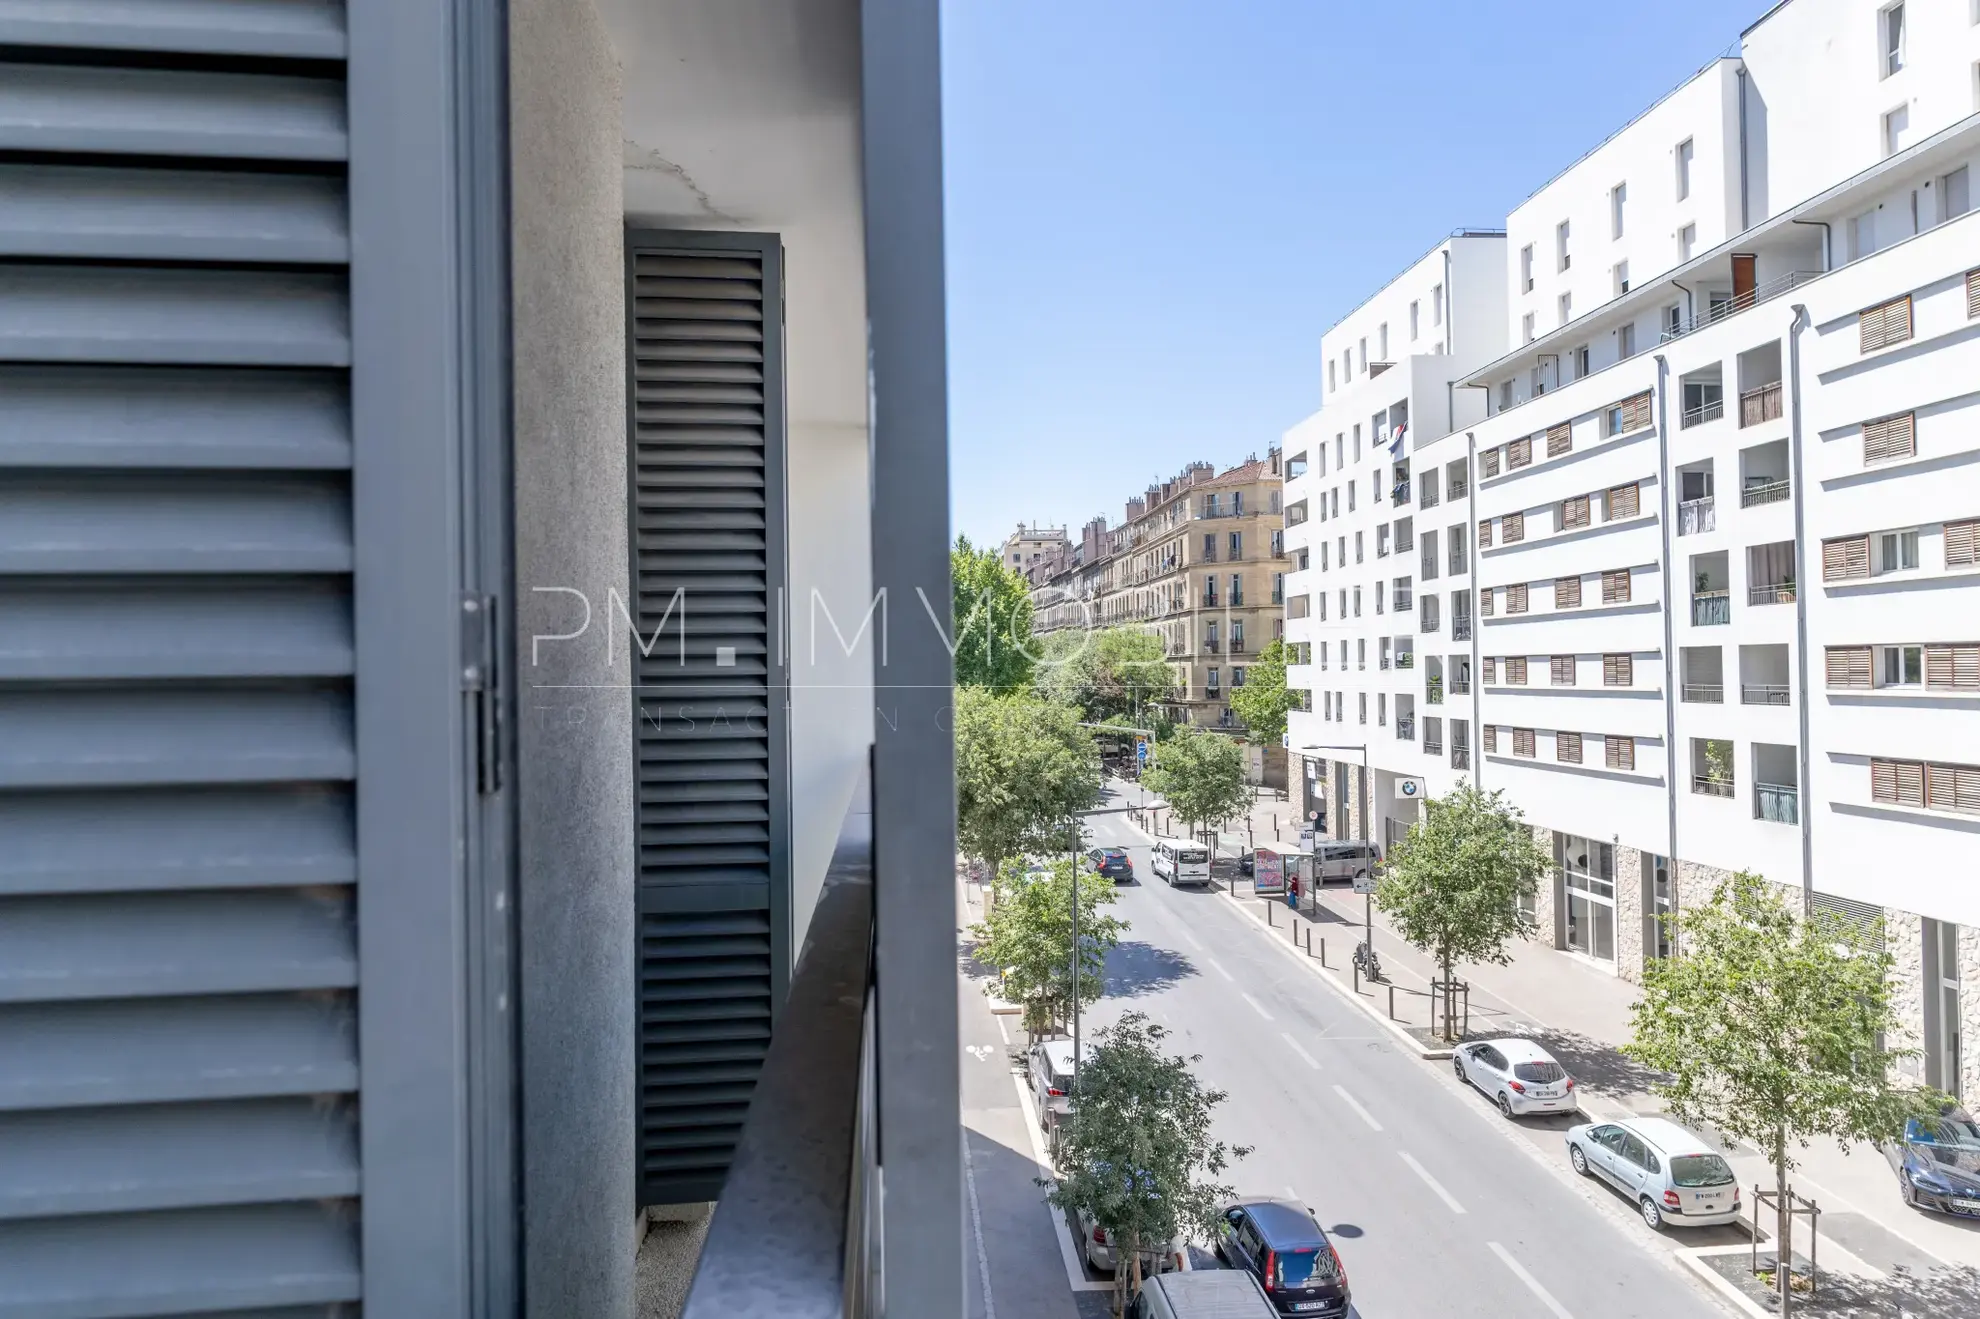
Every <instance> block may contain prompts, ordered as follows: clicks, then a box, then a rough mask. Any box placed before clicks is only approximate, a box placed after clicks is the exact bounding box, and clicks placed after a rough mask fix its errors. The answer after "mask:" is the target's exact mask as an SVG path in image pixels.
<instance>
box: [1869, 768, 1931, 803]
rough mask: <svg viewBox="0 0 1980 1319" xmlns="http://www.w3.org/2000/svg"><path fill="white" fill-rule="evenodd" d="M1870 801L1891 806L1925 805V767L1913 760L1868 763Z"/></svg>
mask: <svg viewBox="0 0 1980 1319" xmlns="http://www.w3.org/2000/svg"><path fill="white" fill-rule="evenodd" d="M1870 800H1872V801H1878V802H1885V803H1887V804H1889V805H1893V806H1923V805H1924V804H1925V767H1924V766H1923V765H1921V764H1919V763H1918V762H1917V761H1915V760H1875V759H1873V760H1872V761H1871V762H1870Z"/></svg>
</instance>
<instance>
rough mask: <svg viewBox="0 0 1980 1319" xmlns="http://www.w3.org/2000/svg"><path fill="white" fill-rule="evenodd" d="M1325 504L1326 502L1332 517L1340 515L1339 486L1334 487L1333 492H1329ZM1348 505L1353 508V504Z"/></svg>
mask: <svg viewBox="0 0 1980 1319" xmlns="http://www.w3.org/2000/svg"><path fill="white" fill-rule="evenodd" d="M1327 504H1328V512H1329V513H1330V514H1332V515H1333V516H1334V517H1339V516H1340V515H1341V488H1340V487H1339V486H1335V487H1334V489H1333V493H1332V494H1330V495H1329V496H1328V498H1327ZM1348 507H1349V508H1353V507H1354V505H1352V504H1349V505H1348Z"/></svg>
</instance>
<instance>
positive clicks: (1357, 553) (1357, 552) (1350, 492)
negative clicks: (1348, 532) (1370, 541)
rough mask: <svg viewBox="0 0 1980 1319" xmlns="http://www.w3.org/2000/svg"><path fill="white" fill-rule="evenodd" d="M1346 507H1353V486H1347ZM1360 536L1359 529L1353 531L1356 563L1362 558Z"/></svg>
mask: <svg viewBox="0 0 1980 1319" xmlns="http://www.w3.org/2000/svg"><path fill="white" fill-rule="evenodd" d="M1348 507H1349V508H1353V507H1354V487H1353V486H1349V487H1348ZM1361 536H1362V533H1361V532H1359V531H1357V532H1355V533H1354V561H1355V562H1356V563H1360V562H1361V558H1362V555H1361V547H1362V539H1361Z"/></svg>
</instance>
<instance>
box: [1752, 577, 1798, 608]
mask: <svg viewBox="0 0 1980 1319" xmlns="http://www.w3.org/2000/svg"><path fill="white" fill-rule="evenodd" d="M1746 603H1748V604H1750V605H1791V604H1793V603H1794V583H1793V582H1763V583H1761V584H1760V585H1759V586H1749V587H1747V588H1746Z"/></svg>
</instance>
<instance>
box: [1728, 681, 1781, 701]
mask: <svg viewBox="0 0 1980 1319" xmlns="http://www.w3.org/2000/svg"><path fill="white" fill-rule="evenodd" d="M1793 699H1794V691H1793V688H1791V687H1790V686H1789V685H1788V684H1787V683H1784V682H1743V683H1741V684H1740V685H1739V701H1740V704H1741V705H1787V704H1788V703H1789V702H1791V701H1792V700H1793Z"/></svg>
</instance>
